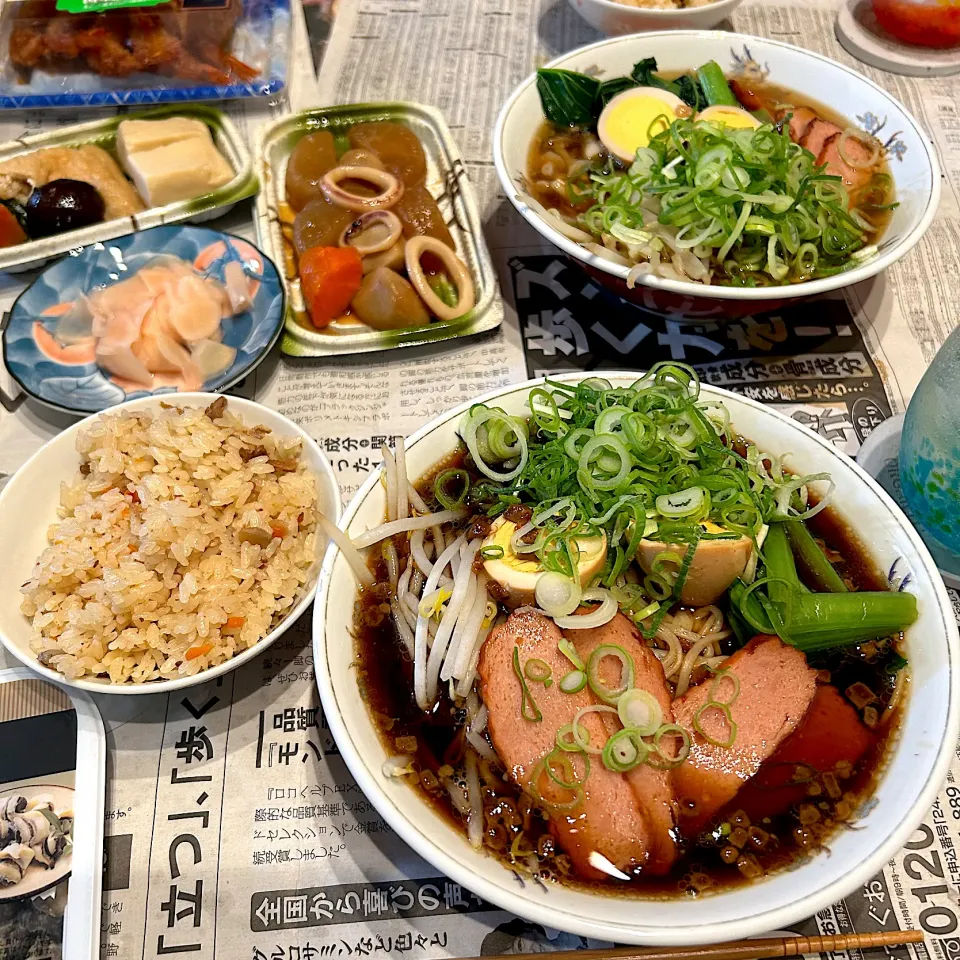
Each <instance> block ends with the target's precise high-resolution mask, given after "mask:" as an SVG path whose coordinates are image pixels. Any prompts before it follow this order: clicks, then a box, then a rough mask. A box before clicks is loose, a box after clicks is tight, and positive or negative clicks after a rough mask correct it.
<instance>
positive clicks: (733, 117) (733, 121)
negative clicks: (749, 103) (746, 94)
mask: <svg viewBox="0 0 960 960" xmlns="http://www.w3.org/2000/svg"><path fill="white" fill-rule="evenodd" d="M697 119H698V120H709V121H710V122H711V123H716V124H719V125H720V126H723V127H730V128H731V129H733V130H756V129H757V127H759V126H760V121H759V120H758V119H757V118H756V117H755V116H754V115H753V114H752V113H748V112H747V111H746V110H744V109H742V108H741V107H730V106H727V105H725V104H717V105H716V106H713V107H707V109H706V110H701V111H700V112H699V113H698V114H697Z"/></svg>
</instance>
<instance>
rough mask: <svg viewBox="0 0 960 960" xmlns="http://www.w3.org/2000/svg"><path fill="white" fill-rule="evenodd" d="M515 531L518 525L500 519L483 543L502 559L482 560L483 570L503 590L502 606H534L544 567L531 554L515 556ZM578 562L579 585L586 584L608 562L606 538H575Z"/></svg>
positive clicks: (604, 536) (603, 536) (516, 554)
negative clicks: (493, 548)
mask: <svg viewBox="0 0 960 960" xmlns="http://www.w3.org/2000/svg"><path fill="white" fill-rule="evenodd" d="M516 532H517V525H516V524H515V523H511V521H509V520H507V519H506V518H505V517H500V519H499V520H497V521H496V522H495V523H494V525H493V527H492V528H491V530H490V533H489V534H488V535H487V538H486V540H484V541H483V547H484V550H486V548H487V547H500V549H501V550H503V556H502V557H497V558H495V559H489V560H484V561H483V569H484V570H485V571H486V574H487V576H488V577H490V579H491V580H496V582H497V583H499V584H500V586H501V587H503V590H504V593H505V597H504V603H505V604H506V605H507V606H508V607H511V608H516V607H523V606H528V605H530V604H533V603H535V602H536V601H535V599H534V597H535V591H536V589H537V581H538V580H539V579H540V577H541V576H542V574H543V573H544V569H543V566H542V565H541V564H540V561H539V560H538V559H537V557H536V554H533V553H517V552H516V551H515V550H514V549H513V545H512V543H511V540H512V539H513V535H514V534H515V533H516ZM577 544H578V546H579V547H580V559H579V562H578V564H577V569H578V572H579V574H580V584H581V586H582V585H583V584H585V583H588V582H589V581H590V579H591V578H592V577H595V576H596V575H597V574H598V573H600V572H601V571H602V570H603V564H604V562H605V561H606V559H607V538H606V535H601V536H599V537H578V538H577Z"/></svg>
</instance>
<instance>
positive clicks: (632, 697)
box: [617, 688, 663, 737]
mask: <svg viewBox="0 0 960 960" xmlns="http://www.w3.org/2000/svg"><path fill="white" fill-rule="evenodd" d="M617 713H618V714H619V715H620V722H621V723H622V724H623V725H624V727H625V728H629V729H632V730H636V732H637V733H638V734H639V736H641V737H652V736H653V735H654V734H655V733H656V732H657V730H659V729H660V724H661V723H662V722H663V708H662V707H661V706H660V703H659V701H658V700H657V698H656V697H655V696H653V694H651V693H648V692H647V691H646V690H638V689H636V688H633V689H631V690H627V691H626V693H624V694H623V695H622V696H621V697H620V699H619V700H618V701H617Z"/></svg>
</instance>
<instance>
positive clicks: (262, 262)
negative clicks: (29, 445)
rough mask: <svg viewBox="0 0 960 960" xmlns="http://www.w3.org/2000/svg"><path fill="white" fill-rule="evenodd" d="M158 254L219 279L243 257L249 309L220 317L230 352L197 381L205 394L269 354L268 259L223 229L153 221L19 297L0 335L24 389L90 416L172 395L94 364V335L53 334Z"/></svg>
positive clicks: (273, 297) (274, 304)
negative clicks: (78, 308)
mask: <svg viewBox="0 0 960 960" xmlns="http://www.w3.org/2000/svg"><path fill="white" fill-rule="evenodd" d="M160 256H168V257H169V256H173V257H178V258H179V259H181V260H184V261H186V262H187V263H189V264H192V266H193V267H194V269H195V270H197V271H198V272H200V273H201V274H203V275H204V276H207V277H210V278H213V279H216V280H219V281H220V282H221V283H224V282H225V275H224V271H225V269H226V267H227V264H228V263H230V262H231V261H232V262H239V263H241V264H242V267H243V272H244V273H245V274H246V276H247V280H248V287H249V295H250V298H251V300H252V306H251V308H250V309H249V310H246V311H244V312H242V313H238V314H235V315H234V316H231V317H227V318H225V319H223V320H221V321H220V340H221V342H222V343H223V344H225V345H226V346H228V347H232V348H233V349H234V350H236V356H235V357H234V358H233V362H232V363H231V364H230V366H229V367H227V368H226V369H225V370H223V371H222V372H220V373H217V374H215V375H213V376H211V377H210V378H209V379H208V380H206V381H205V382H204V383H203V385H202V389H203V390H205V391H220V390H225V389H227V388H228V387H230V386H232V385H233V384H235V383H237V382H238V381H239V380H241V379H243V377H245V376H246V375H247V374H248V373H249V372H250V371H251V370H252V369H253V368H254V367H255V366H256V365H257V364H258V363H259V362H260V361H261V360H262V359H263V358H264V357H265V356H266V354H267V353H268V352H269V350H270V348H271V347H272V346H273V344H274V343H275V342H276V340H277V337H278V336H279V335H280V330H281V328H282V325H283V317H284V294H283V287H282V285H281V283H280V276H279V274H278V273H277V268H276V267H275V266H274V265H273V262H272V261H271V260H269V259H268V258H267V257H266V256H265V255H264V254H263V253H261V252H260V250H258V249H257V248H256V247H255V246H253V244H251V243H248V242H247V241H246V240H243V239H241V238H240V237H234V236H231V235H230V234H226V233H221V232H220V231H219V230H208V229H206V228H204V227H187V226H168V227H155V228H154V229H152V230H144V231H142V232H141V233H134V234H131V235H129V236H126V237H121V238H120V239H118V240H111V241H108V242H106V243H95V244H91V245H90V246H88V247H84V248H82V249H80V250H78V251H76V252H74V253H72V254H71V255H70V256H69V257H66V258H65V259H63V260H60V261H58V262H57V263H55V264H53V266H50V267H48V268H47V269H46V270H44V271H43V273H41V274H40V276H39V277H38V278H37V279H36V280H35V281H34V282H33V283H32V284H31V285H30V286H29V287H28V288H27V289H26V290H25V291H24V292H23V293H22V294H21V295H20V296H19V298H18V299H17V301H16V303H14V305H13V309H12V311H11V313H10V318H9V322H8V323H7V326H6V328H5V329H4V331H3V359H4V362H5V363H6V365H7V369H8V370H9V371H10V374H11V376H13V378H14V379H15V380H16V381H17V383H19V384H20V386H21V387H22V388H23V389H24V391H25V392H26V393H27V394H29V395H30V396H31V397H34V398H35V399H37V400H39V401H40V402H41V403H45V404H47V405H48V406H51V407H55V408H56V409H58V410H62V411H64V412H66V413H75V414H88V413H96V412H97V411H98V410H103V409H105V408H106V407H110V406H113V405H114V404H116V403H122V402H123V401H124V400H132V399H134V398H137V397H145V396H150V395H159V394H165V393H176V392H177V386H176V385H174V384H171V383H166V384H163V385H159V386H156V387H155V388H154V389H153V390H148V389H145V388H143V387H140V386H137V385H136V384H133V383H130V382H129V381H126V380H122V379H121V378H118V377H116V376H114V375H112V374H110V373H109V372H108V371H106V370H104V369H102V368H101V367H99V366H98V365H97V363H96V359H95V355H94V348H95V344H94V341H93V339H92V338H90V339H89V340H87V341H84V340H81V341H79V342H76V341H72V342H65V340H64V338H62V337H58V335H57V334H58V330H57V321H58V319H59V318H60V317H61V316H63V315H64V314H65V313H67V312H68V311H69V310H70V308H71V306H72V305H73V302H74V301H75V300H76V299H77V298H78V297H80V296H81V295H83V294H87V295H89V294H90V293H92V292H94V291H95V290H98V289H103V288H105V287H108V286H110V285H111V284H114V283H119V282H120V281H122V280H127V279H129V278H130V277H132V276H133V275H134V274H136V273H137V271H138V270H139V269H140V268H141V267H144V266H146V265H148V264H149V263H151V261H154V260H155V259H156V258H157V257H160ZM157 379H158V380H162V379H164V378H162V377H160V376H158V378H157ZM166 379H169V378H166Z"/></svg>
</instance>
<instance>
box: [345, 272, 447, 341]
mask: <svg viewBox="0 0 960 960" xmlns="http://www.w3.org/2000/svg"><path fill="white" fill-rule="evenodd" d="M351 307H352V308H353V312H354V313H355V314H356V315H357V316H358V317H359V318H360V319H361V320H362V321H363V322H364V323H366V324H367V325H369V326H371V327H373V328H374V329H376V330H399V329H403V328H404V327H422V326H423V325H424V324H427V323H429V322H430V315H429V314H428V313H427V310H426V308H425V307H424V305H423V301H422V300H421V299H420V297H418V296H417V292H416V290H414V289H413V287H412V286H411V285H410V283H409V282H408V281H407V280H404V279H403V277H401V276H400V274H399V273H394V272H393V270H390V269H388V268H387V267H377V269H376V270H374V271H373V273H369V274H367V276H365V277H364V278H363V283H362V284H361V286H360V290H359V292H358V293H357V295H356V296H355V297H354V298H353V302H352V303H351Z"/></svg>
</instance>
